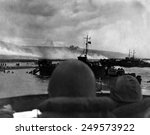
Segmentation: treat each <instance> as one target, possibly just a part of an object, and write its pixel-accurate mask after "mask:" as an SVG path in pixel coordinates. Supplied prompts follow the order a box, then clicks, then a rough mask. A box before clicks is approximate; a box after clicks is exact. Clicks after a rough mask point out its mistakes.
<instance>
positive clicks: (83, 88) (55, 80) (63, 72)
mask: <svg viewBox="0 0 150 135" xmlns="http://www.w3.org/2000/svg"><path fill="white" fill-rule="evenodd" d="M95 85H96V81H95V77H94V74H93V72H92V70H91V69H90V68H89V67H88V66H87V65H86V64H85V63H83V62H81V61H79V60H69V61H64V62H62V63H60V64H59V65H58V66H57V67H56V69H55V70H54V72H53V74H52V76H51V79H50V82H49V86H48V92H49V96H51V97H93V96H96V88H95V87H96V86H95Z"/></svg>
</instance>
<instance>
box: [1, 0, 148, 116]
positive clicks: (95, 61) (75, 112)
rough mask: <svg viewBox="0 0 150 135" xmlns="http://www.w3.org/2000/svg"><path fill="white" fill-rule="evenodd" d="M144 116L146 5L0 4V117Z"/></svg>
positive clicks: (17, 0)
mask: <svg viewBox="0 0 150 135" xmlns="http://www.w3.org/2000/svg"><path fill="white" fill-rule="evenodd" d="M149 117H150V1H149V0H0V118H149Z"/></svg>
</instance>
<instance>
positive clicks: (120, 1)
mask: <svg viewBox="0 0 150 135" xmlns="http://www.w3.org/2000/svg"><path fill="white" fill-rule="evenodd" d="M87 34H88V35H89V36H90V37H91V41H92V45H91V46H90V48H91V49H98V50H106V51H113V52H121V53H126V54H127V53H128V51H129V49H130V50H135V51H136V54H135V55H136V56H138V57H147V58H150V53H149V50H150V46H149V44H150V2H149V1H148V0H55V1H53V0H21V1H20V0H0V40H2V41H5V42H9V43H12V44H16V45H19V46H38V45H41V46H42V45H48V46H70V45H75V46H79V47H81V48H84V37H85V36H86V35H87ZM6 49H7V48H4V47H1V44H0V52H3V53H8V52H7V51H6ZM12 53H13V52H12ZM20 53H21V52H18V54H20Z"/></svg>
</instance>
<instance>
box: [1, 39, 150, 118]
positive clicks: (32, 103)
mask: <svg viewBox="0 0 150 135" xmlns="http://www.w3.org/2000/svg"><path fill="white" fill-rule="evenodd" d="M89 44H91V42H90V41H89V37H88V36H87V37H86V50H85V53H84V54H83V55H81V56H79V57H78V60H81V61H83V62H85V63H86V64H87V65H88V66H89V67H90V68H91V69H92V71H93V72H94V74H95V77H96V78H97V80H99V81H98V83H99V84H100V85H99V88H100V90H101V91H97V93H96V94H97V96H99V97H101V96H108V97H109V96H110V91H109V90H110V89H109V88H110V87H108V86H106V87H104V86H102V84H104V83H105V82H106V81H108V80H109V82H110V81H115V79H116V77H117V76H118V75H122V74H125V73H124V71H123V70H122V69H115V68H113V66H112V65H109V66H104V65H103V64H102V63H101V60H89V59H87V53H88V45H89ZM61 61H64V60H61V59H53V60H48V59H39V60H37V61H36V62H37V64H38V67H35V68H34V70H32V74H35V75H36V74H38V73H39V74H40V75H41V76H49V77H50V76H51V74H52V72H53V70H54V69H55V68H56V66H57V65H58V64H59V63H60V62H61ZM17 68H21V67H20V66H19V67H17ZM106 71H107V72H106ZM139 78H140V77H139ZM31 91H32V90H31ZM143 95H144V98H145V97H148V96H149V95H150V93H149V94H148V95H147V94H145V93H143ZM47 98H48V94H47V93H36V92H35V90H33V94H31V93H30V94H29V95H27V94H26V95H22V96H16V97H5V98H1V99H0V105H1V108H3V107H5V106H6V105H8V104H9V105H11V106H12V108H13V110H15V112H16V113H15V114H14V116H15V115H16V114H19V112H26V111H31V112H32V110H34V109H37V106H38V105H39V104H40V103H41V102H43V101H44V100H45V99H47ZM38 114H39V113H38V111H37V114H36V115H35V116H33V117H37V115H38Z"/></svg>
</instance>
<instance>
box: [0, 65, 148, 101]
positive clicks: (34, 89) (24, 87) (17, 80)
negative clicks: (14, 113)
mask: <svg viewBox="0 0 150 135" xmlns="http://www.w3.org/2000/svg"><path fill="white" fill-rule="evenodd" d="M124 69H125V71H126V72H127V73H136V75H141V77H142V84H141V87H142V89H146V90H150V68H124ZM32 70H33V69H19V70H10V71H6V72H5V73H4V72H0V98H5V97H15V96H23V95H35V94H46V93H47V87H48V82H49V79H48V78H39V77H38V76H35V75H32V74H29V72H30V71H32Z"/></svg>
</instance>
